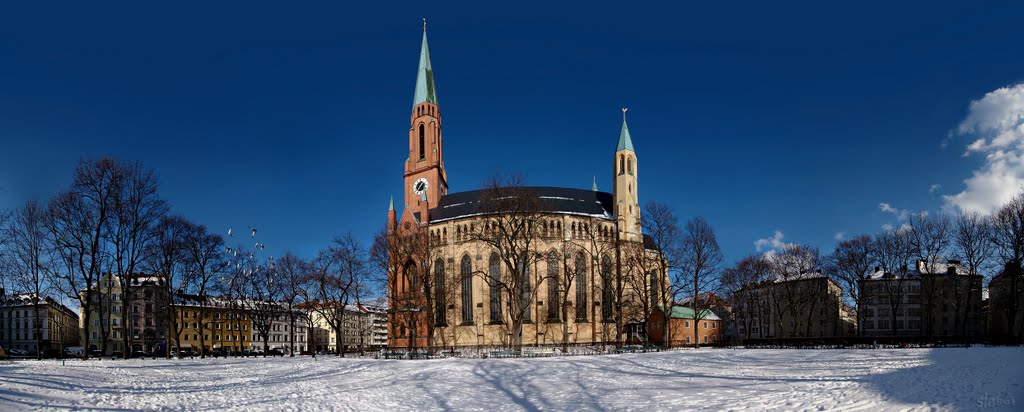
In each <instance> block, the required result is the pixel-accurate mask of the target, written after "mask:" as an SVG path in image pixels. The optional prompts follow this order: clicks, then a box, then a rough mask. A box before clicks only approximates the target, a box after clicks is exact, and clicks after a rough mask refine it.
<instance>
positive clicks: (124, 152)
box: [0, 2, 1024, 261]
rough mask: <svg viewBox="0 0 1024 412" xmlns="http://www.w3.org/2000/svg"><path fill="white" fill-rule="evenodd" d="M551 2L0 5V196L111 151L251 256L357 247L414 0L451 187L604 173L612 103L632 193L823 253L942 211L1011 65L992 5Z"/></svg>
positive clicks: (383, 169) (407, 86)
mask: <svg viewBox="0 0 1024 412" xmlns="http://www.w3.org/2000/svg"><path fill="white" fill-rule="evenodd" d="M363 3H367V2H363ZM557 3H559V2H545V3H540V4H536V5H531V4H527V3H520V2H516V3H515V5H514V7H511V6H507V7H504V8H492V7H493V6H491V5H488V3H469V4H462V5H439V4H436V3H434V2H429V3H425V2H417V3H413V4H410V5H399V4H389V5H387V6H384V7H382V8H379V9H362V7H370V6H369V5H367V4H358V5H357V4H342V3H339V2H330V3H324V4H315V5H308V4H305V5H294V4H288V5H287V6H285V5H284V3H280V4H252V3H236V4H216V5H211V4H207V3H196V4H186V3H174V4H173V5H166V6H157V5H151V4H135V3H126V4H120V5H116V6H114V5H95V4H90V5H87V6H86V5H82V4H76V3H71V4H67V5H62V6H58V5H52V4H46V5H37V4H34V3H33V4H31V5H5V6H3V9H2V10H0V143H2V147H3V153H4V156H3V161H2V162H0V208H13V207H17V206H19V205H20V204H22V203H23V202H24V201H25V200H27V199H30V198H38V199H43V200H45V199H47V198H48V197H49V196H51V195H52V194H54V193H56V192H57V191H58V190H60V189H62V188H63V187H65V186H66V185H67V184H68V183H69V181H70V177H71V172H72V169H73V168H74V166H75V164H76V163H77V161H78V160H79V159H80V158H83V157H95V156H101V155H112V156H115V157H118V158H120V159H126V160H140V161H142V162H143V163H144V164H145V165H147V166H149V167H151V168H153V169H155V170H156V172H157V173H158V174H159V176H160V178H161V182H162V193H163V195H164V196H165V197H166V198H167V199H168V200H169V201H170V202H171V203H172V205H173V210H174V211H175V212H177V213H181V214H184V215H186V216H188V217H190V218H192V219H193V220H195V221H197V222H200V223H203V224H206V225H208V226H209V227H211V228H212V229H214V230H215V231H223V232H226V230H227V228H228V227H234V228H245V227H248V226H249V225H256V226H257V227H258V228H259V229H260V234H261V237H262V238H263V240H264V242H265V243H266V245H267V249H268V252H269V253H271V254H275V255H280V254H282V253H283V252H284V251H286V250H293V251H295V252H297V253H299V254H300V255H304V256H309V255H312V254H313V253H315V251H316V250H317V249H318V248H320V247H322V246H324V245H325V244H326V243H327V242H328V241H329V240H330V239H331V238H332V237H334V236H336V235H339V234H342V233H345V232H348V231H351V232H352V233H353V234H355V235H356V236H357V237H359V238H361V239H363V240H365V241H366V242H369V240H370V238H371V236H372V234H373V233H374V232H375V231H376V230H377V229H379V227H380V226H381V225H383V224H384V222H385V220H384V219H385V217H386V208H387V204H388V198H389V196H391V195H395V196H396V197H399V198H400V195H401V193H402V167H403V161H404V159H405V156H406V153H407V152H406V151H407V147H406V144H407V130H408V127H409V126H408V121H409V111H410V109H411V103H412V94H413V86H414V82H415V77H414V76H415V70H416V64H417V59H418V56H419V50H418V48H419V43H420V34H421V29H420V19H421V18H422V17H424V16H425V17H427V18H428V22H429V29H428V36H429V41H430V48H431V50H430V51H431V58H432V63H433V67H434V72H435V76H436V81H437V87H438V99H439V103H440V107H441V111H442V113H443V116H444V127H445V130H444V139H445V150H446V153H445V160H446V166H447V171H448V175H449V180H450V185H451V191H462V190H470V189H474V188H478V187H479V186H480V184H481V182H482V181H483V180H484V179H486V178H487V177H488V176H489V175H491V174H493V173H494V172H495V171H496V170H505V171H513V172H523V173H525V175H526V178H527V183H529V184H533V185H551V186H567V187H576V188H589V187H590V185H591V180H592V178H593V176H595V175H596V176H597V178H598V185H599V186H600V188H601V189H602V190H610V188H611V164H612V155H613V151H614V149H615V144H616V140H617V137H618V131H619V126H620V121H621V112H620V110H619V108H620V107H622V106H628V107H629V109H630V110H629V115H630V116H629V123H630V131H631V133H632V136H633V143H634V145H635V147H636V150H637V156H638V171H639V179H640V180H639V190H640V197H641V203H646V202H647V201H651V200H657V201H661V202H665V203H667V204H669V205H671V206H672V207H674V208H675V210H676V211H677V212H678V213H679V214H680V215H681V216H682V217H684V218H688V217H691V216H695V215H700V216H703V217H705V218H706V219H708V220H709V221H710V222H711V224H712V225H713V226H714V228H715V229H716V231H717V233H718V235H719V240H720V242H721V244H722V246H723V249H724V251H725V253H726V255H727V259H728V260H729V261H733V260H736V259H738V258H740V257H742V256H743V255H745V254H748V253H754V252H756V251H757V250H756V248H755V242H756V241H757V240H758V239H766V240H768V242H762V245H767V246H765V247H763V248H762V249H764V248H767V247H770V245H771V243H772V242H771V241H770V240H771V239H772V238H773V237H774V239H776V240H778V241H779V242H800V243H807V244H811V245H816V246H819V247H821V248H822V249H823V251H827V250H830V249H831V248H832V246H833V245H834V243H835V238H836V236H837V234H838V233H840V232H844V233H846V234H847V236H849V235H850V234H856V233H873V232H877V231H879V230H881V227H882V226H883V225H886V224H890V225H897V224H899V223H900V222H899V217H898V215H899V214H900V211H901V210H911V211H921V210H930V211H933V212H938V211H940V210H943V209H944V208H945V209H946V210H949V208H950V207H955V206H956V204H955V203H954V202H951V201H949V200H946V199H945V198H944V197H943V195H955V194H957V193H961V192H964V191H965V182H964V181H965V179H968V178H970V177H971V176H972V174H973V173H976V172H978V171H980V172H981V173H984V171H985V170H987V169H986V168H992V167H994V166H992V160H991V158H990V156H989V155H991V154H992V153H994V152H993V151H992V150H995V149H992V147H994V146H995V143H994V141H993V144H992V145H990V146H991V147H990V148H989V149H990V150H989V151H987V152H986V151H984V150H976V151H973V152H972V153H970V154H969V155H967V156H964V154H965V151H966V147H967V145H968V144H970V143H971V142H972V141H974V140H975V139H977V138H979V136H980V138H985V134H986V133H992V132H993V131H998V130H999V129H998V128H997V129H991V128H985V127H982V126H983V124H982V123H981V122H979V123H978V124H977V126H978V127H975V128H971V127H966V128H964V129H963V130H961V125H962V124H967V123H970V122H966V123H965V119H968V118H969V116H972V115H977V116H978V117H984V116H982V115H983V114H984V113H981V114H979V113H976V110H975V109H972V106H971V102H972V101H978V100H984V99H985V98H986V96H989V95H990V93H993V92H995V91H998V90H1000V89H1001V88H1010V89H1005V90H1008V91H1007V93H1008V98H1007V99H1004V100H1006V101H1009V102H1011V103H1012V102H1016V101H1017V100H1015V98H1016V97H1019V96H1018V95H1017V94H1016V93H1017V91H1016V89H1012V87H1013V86H1015V85H1017V84H1019V83H1021V82H1022V81H1024V46H1022V45H1024V30H1022V29H1021V28H1020V16H1021V15H1022V12H1024V7H1022V6H1021V5H1019V4H1017V5H1013V4H1010V2H1005V3H988V2H971V4H967V3H966V2H963V3H961V4H940V3H933V2H928V3H920V4H893V3H894V2H884V3H873V4H872V3H843V4H835V3H830V2H825V3H824V4H823V3H821V2H812V3H809V4H792V5H788V6H779V5H777V4H772V5H764V4H756V3H755V4H747V5H743V4H737V3H727V4H723V5H721V6H719V5H714V4H699V5H676V6H673V7H675V8H660V7H644V6H634V5H632V4H630V3H628V2H618V3H613V4H606V5H601V4H596V3H587V5H586V6H575V5H573V6H570V5H560V4H557ZM511 4H512V3H509V5H511ZM36 6H38V7H39V8H31V9H28V8H24V7H36ZM1020 93H1021V94H1020V96H1024V89H1022V91H1021V92H1020ZM996 97H998V96H996ZM1022 101H1024V100H1022ZM1000 102H1002V100H1000V101H996V102H995V103H994V104H995V105H996V106H998V107H1000V108H1003V109H1006V110H1011V111H1012V110H1015V109H1014V108H1015V107H1017V106H1012V107H1010V108H1009V109H1007V106H1006V105H1002V106H1000V104H1001V103H1000ZM983 106H984V105H978V107H983ZM978 110H980V109H978ZM1004 111H1005V110H1004ZM1014 124H1016V123H1014ZM968 126H969V125H968ZM1003 126H1005V125H1003ZM1022 130H1024V129H1022ZM989 138H991V136H989ZM1022 141H1024V140H1022ZM1015 147H1016V146H1015ZM1010 167H1011V168H1013V167H1018V168H1019V167H1020V164H1019V162H1018V163H1011V164H1010ZM1015 170H1016V169H1015ZM1021 170H1024V169H1021ZM1021 170H1016V171H1017V172H1020V171H1021ZM1011 174H1012V173H1011ZM1017 176H1018V177H1019V176H1024V172H1021V173H1018V174H1017ZM1011 178H1012V176H1011ZM1012 181H1013V180H1012V179H1010V180H1005V179H1004V180H998V179H997V180H995V182H996V183H995V185H996V186H997V187H998V186H999V185H1004V184H1006V182H1012ZM935 185H937V186H935ZM1014 190H1016V189H1014ZM974 195H976V196H984V195H985V194H984V193H982V194H976V193H975V194H974ZM881 203H887V204H888V205H889V206H891V207H892V208H893V209H894V210H895V213H890V212H886V211H883V210H882V209H883V208H882V207H881ZM776 231H779V232H780V233H779V234H776ZM779 235H781V237H780V236H779ZM777 243H778V242H776V244H777Z"/></svg>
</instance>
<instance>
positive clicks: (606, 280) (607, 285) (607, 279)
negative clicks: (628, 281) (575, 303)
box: [601, 255, 615, 322]
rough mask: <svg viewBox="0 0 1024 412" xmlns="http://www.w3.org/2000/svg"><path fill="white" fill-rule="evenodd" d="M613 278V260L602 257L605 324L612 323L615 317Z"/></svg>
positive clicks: (602, 314)
mask: <svg viewBox="0 0 1024 412" xmlns="http://www.w3.org/2000/svg"><path fill="white" fill-rule="evenodd" d="M612 276H613V274H612V258H610V257H608V255H604V256H603V257H601V318H602V319H603V320H604V321H605V322H611V321H613V320H614V317H615V313H614V309H615V308H614V307H613V306H612V301H614V300H615V298H614V296H613V294H614V291H613V290H612V288H613V287H614V286H613V283H612V282H613V281H614V279H612Z"/></svg>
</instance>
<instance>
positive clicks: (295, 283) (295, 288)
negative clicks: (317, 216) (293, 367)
mask: <svg viewBox="0 0 1024 412" xmlns="http://www.w3.org/2000/svg"><path fill="white" fill-rule="evenodd" d="M275 265H276V269H277V274H278V277H279V278H280V279H281V303H282V304H284V305H285V309H286V310H287V311H288V324H289V328H290V329H291V333H289V335H290V336H289V338H288V341H289V342H290V344H291V353H290V354H289V355H288V356H289V357H294V356H295V325H296V323H297V322H298V320H299V317H300V316H299V309H298V307H299V306H301V304H302V301H301V299H302V298H303V297H304V293H303V292H304V291H305V290H307V289H308V288H307V283H308V282H309V277H308V276H307V268H306V262H305V261H304V260H302V258H300V257H298V256H295V254H293V253H291V252H288V253H286V254H285V255H284V256H283V257H282V258H281V259H278V261H277V262H275ZM307 330H309V329H307Z"/></svg>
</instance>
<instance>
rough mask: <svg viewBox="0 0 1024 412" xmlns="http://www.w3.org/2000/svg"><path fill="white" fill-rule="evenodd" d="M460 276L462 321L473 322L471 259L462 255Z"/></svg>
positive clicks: (465, 322)
mask: <svg viewBox="0 0 1024 412" xmlns="http://www.w3.org/2000/svg"><path fill="white" fill-rule="evenodd" d="M460 266H461V268H460V269H461V270H460V274H459V275H460V277H461V278H462V279H461V280H462V323H463V324H470V325H471V324H473V260H472V259H470V258H469V255H464V256H462V263H461V265H460Z"/></svg>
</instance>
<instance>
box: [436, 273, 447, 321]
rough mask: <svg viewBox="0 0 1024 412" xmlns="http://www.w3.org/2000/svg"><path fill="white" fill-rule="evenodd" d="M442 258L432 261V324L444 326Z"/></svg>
mask: <svg viewBox="0 0 1024 412" xmlns="http://www.w3.org/2000/svg"><path fill="white" fill-rule="evenodd" d="M444 287H445V285H444V259H441V258H437V260H436V261H434V326H445V325H447V324H448V322H447V321H448V319H447V317H446V316H445V315H444V312H445V306H446V305H445V299H444V298H445V290H444Z"/></svg>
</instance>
